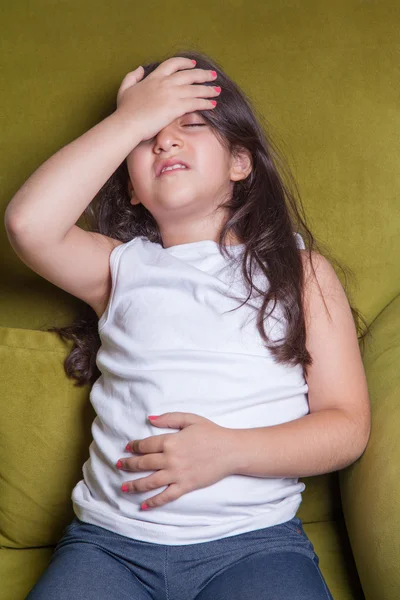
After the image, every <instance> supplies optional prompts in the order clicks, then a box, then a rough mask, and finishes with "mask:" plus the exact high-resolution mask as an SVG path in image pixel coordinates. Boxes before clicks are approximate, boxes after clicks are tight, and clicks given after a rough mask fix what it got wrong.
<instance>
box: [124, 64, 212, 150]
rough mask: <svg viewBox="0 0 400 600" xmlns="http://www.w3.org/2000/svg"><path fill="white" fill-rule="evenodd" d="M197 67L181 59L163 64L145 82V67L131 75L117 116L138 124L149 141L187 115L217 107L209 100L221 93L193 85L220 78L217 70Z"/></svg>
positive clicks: (144, 139)
mask: <svg viewBox="0 0 400 600" xmlns="http://www.w3.org/2000/svg"><path fill="white" fill-rule="evenodd" d="M194 66H195V65H194V63H193V62H192V61H191V59H189V58H183V57H179V56H178V57H173V58H168V59H167V60H165V61H164V62H162V63H161V64H160V65H159V66H158V67H157V68H156V69H154V71H152V72H151V73H150V74H149V75H147V77H146V78H145V79H143V80H142V81H141V79H142V78H143V75H144V69H143V67H142V66H140V67H138V68H137V69H136V70H135V71H131V72H129V73H128V74H127V75H125V77H124V79H123V80H122V83H121V85H120V87H119V89H118V93H117V110H116V111H115V112H116V114H119V115H120V116H122V118H125V119H127V120H128V121H129V122H132V120H133V121H135V122H136V123H137V127H138V131H139V133H140V135H141V137H142V140H143V141H146V140H149V139H151V138H152V137H154V136H155V135H156V134H157V133H158V132H159V131H161V129H163V128H164V127H166V126H167V125H168V124H169V123H171V122H172V121H174V120H175V119H177V118H178V117H180V116H182V115H184V114H186V113H189V112H195V111H198V110H209V109H211V108H214V105H213V104H212V101H211V100H209V99H208V98H210V97H211V98H214V96H217V95H218V94H219V92H217V91H216V90H215V89H214V87H213V86H208V85H192V84H193V83H201V82H204V81H213V80H215V79H216V77H215V76H214V75H212V73H213V71H209V70H206V69H194V68H193V67H194ZM214 73H215V71H214Z"/></svg>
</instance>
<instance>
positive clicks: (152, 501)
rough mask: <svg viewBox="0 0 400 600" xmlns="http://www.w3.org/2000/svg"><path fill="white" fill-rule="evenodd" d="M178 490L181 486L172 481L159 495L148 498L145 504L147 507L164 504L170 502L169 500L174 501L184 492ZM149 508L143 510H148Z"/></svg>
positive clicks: (156, 506)
mask: <svg viewBox="0 0 400 600" xmlns="http://www.w3.org/2000/svg"><path fill="white" fill-rule="evenodd" d="M178 490H179V486H178V485H177V484H176V483H172V484H171V485H169V486H168V488H167V489H166V490H165V491H164V492H161V494H157V496H153V497H152V498H148V499H147V500H145V501H144V502H143V504H145V505H146V506H147V508H158V507H160V506H164V505H165V504H168V502H172V501H173V500H177V499H178V498H180V497H181V495H182V494H180V493H179V492H178ZM143 504H142V506H143ZM147 508H146V509H143V510H147Z"/></svg>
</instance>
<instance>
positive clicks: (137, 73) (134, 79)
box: [117, 65, 144, 106]
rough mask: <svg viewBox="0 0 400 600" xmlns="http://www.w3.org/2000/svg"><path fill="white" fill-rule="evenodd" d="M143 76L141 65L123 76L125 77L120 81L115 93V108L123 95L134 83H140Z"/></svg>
mask: <svg viewBox="0 0 400 600" xmlns="http://www.w3.org/2000/svg"><path fill="white" fill-rule="evenodd" d="M143 75H144V68H143V67H142V66H141V65H140V67H138V68H137V69H135V70H134V71H130V72H129V73H127V74H126V75H125V77H124V78H123V80H122V83H121V85H120V86H119V89H118V92H117V106H118V104H119V103H120V101H121V98H122V95H123V93H124V92H125V91H126V90H127V89H128V88H130V87H132V86H133V85H135V84H136V83H138V81H140V80H141V79H142V77H143Z"/></svg>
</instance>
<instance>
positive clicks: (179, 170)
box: [158, 167, 190, 177]
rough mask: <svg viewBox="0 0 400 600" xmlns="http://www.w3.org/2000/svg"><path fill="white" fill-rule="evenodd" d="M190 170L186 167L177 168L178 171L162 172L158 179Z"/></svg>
mask: <svg viewBox="0 0 400 600" xmlns="http://www.w3.org/2000/svg"><path fill="white" fill-rule="evenodd" d="M189 170H190V169H189V167H185V168H182V167H178V168H176V169H168V170H167V171H162V172H161V173H160V174H159V175H158V177H165V176H166V175H172V174H174V173H181V172H183V171H189Z"/></svg>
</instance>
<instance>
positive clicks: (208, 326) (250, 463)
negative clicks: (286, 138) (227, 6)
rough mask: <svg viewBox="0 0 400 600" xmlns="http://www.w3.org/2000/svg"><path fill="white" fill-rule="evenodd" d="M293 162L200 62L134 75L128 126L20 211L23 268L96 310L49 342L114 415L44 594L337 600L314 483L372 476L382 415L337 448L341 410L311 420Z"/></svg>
mask: <svg viewBox="0 0 400 600" xmlns="http://www.w3.org/2000/svg"><path fill="white" fill-rule="evenodd" d="M193 58H194V59H195V61H193V60H192V59H193ZM217 84H218V86H217ZM214 99H216V100H214ZM274 157H275V153H274V151H273V150H272V146H271V144H270V143H269V142H268V141H267V138H266V137H265V135H264V132H263V131H262V128H261V127H260V125H259V124H258V122H257V120H256V118H255V116H254V112H253V111H252V109H251V106H250V103H249V102H248V101H247V99H246V97H245V95H244V94H243V92H242V91H241V90H240V89H239V88H238V87H237V86H236V85H235V83H234V82H233V81H232V80H231V79H230V78H229V77H228V76H227V75H226V74H225V73H224V72H223V70H222V69H221V68H220V66H219V65H217V64H216V63H215V62H213V61H212V60H211V59H210V58H209V57H207V56H206V55H204V54H199V53H193V52H183V53H179V55H174V56H172V57H171V58H168V59H167V60H165V61H164V62H157V63H151V64H149V65H146V66H145V67H144V68H143V67H139V68H138V69H136V70H135V71H133V72H131V73H128V75H127V76H126V77H125V78H124V80H123V81H122V84H121V86H120V88H119V90H118V95H117V107H116V110H115V111H114V112H113V113H112V114H111V115H110V116H108V117H107V118H106V119H104V120H103V121H102V122H101V123H99V124H97V125H96V126H95V127H93V128H92V129H91V130H89V131H88V132H86V133H85V134H84V135H82V136H81V137H80V138H78V139H77V140H75V141H73V142H72V143H70V144H69V145H68V146H66V147H65V148H62V149H61V150H60V151H59V152H57V153H56V154H55V155H54V156H52V157H51V158H50V159H49V160H48V161H47V162H46V163H45V164H44V165H42V166H41V167H40V168H39V169H38V170H37V171H36V172H35V173H34V174H33V175H32V176H31V177H30V179H29V180H28V181H27V182H26V183H25V184H24V185H23V187H22V188H21V189H20V190H19V191H18V193H17V194H16V195H15V196H14V198H13V199H12V201H11V203H10V204H9V206H8V208H7V214H6V225H7V231H8V234H9V237H10V242H11V243H12V245H13V247H14V249H15V251H16V252H17V253H18V255H19V256H20V257H21V259H22V260H24V262H25V263H26V264H28V265H29V266H30V267H31V268H32V269H33V270H35V271H36V272H37V273H39V274H40V275H42V276H43V277H45V278H46V279H48V280H50V281H52V282H53V283H55V284H56V285H58V286H59V287H61V288H63V289H65V290H66V291H68V292H70V293H72V294H74V295H75V296H77V297H78V298H80V299H81V300H83V301H84V302H85V306H86V307H87V309H88V310H87V311H86V312H85V314H84V315H83V319H82V318H81V319H79V320H77V321H76V322H75V323H73V325H72V326H71V327H66V328H56V327H54V328H51V329H50V330H49V331H57V332H58V333H59V334H60V335H62V336H64V337H66V338H72V339H74V341H75V342H76V346H75V348H74V349H73V351H72V352H71V354H70V356H69V357H68V359H67V361H66V364H65V368H66V372H67V374H68V375H69V376H70V377H74V378H75V379H76V380H77V382H78V385H83V384H86V383H90V384H93V386H92V388H91V393H90V398H91V403H92V405H93V407H94V409H95V411H96V414H97V416H96V419H95V420H94V422H93V425H92V434H93V442H92V444H91V445H90V458H89V459H88V460H87V461H86V462H85V464H84V465H83V479H82V480H81V481H79V482H78V483H77V485H76V486H75V487H74V489H73V491H72V504H73V509H74V512H75V515H76V516H75V518H74V519H73V520H72V522H71V523H70V524H69V525H68V526H67V527H66V528H65V530H64V532H63V536H62V538H61V539H60V540H59V542H58V544H57V546H56V548H55V551H54V554H53V556H52V559H51V562H50V564H49V565H48V568H47V569H46V571H45V572H44V573H43V575H42V576H41V578H40V579H39V581H38V582H37V583H36V585H35V586H34V587H33V589H32V590H31V591H30V593H29V595H28V599H29V600H38V599H46V600H53V599H56V598H57V599H65V600H67V599H68V600H69V599H75V598H78V597H79V598H80V597H85V599H86V600H92V599H96V600H102V599H107V600H112V599H114V598H115V599H117V598H118V599H119V600H120V599H125V598H126V599H128V598H129V599H130V600H132V599H135V600H141V599H143V600H144V599H150V598H154V599H163V598H166V599H171V600H172V599H173V600H189V599H193V600H195V599H197V600H218V599H219V598H221V599H222V598H228V597H229V598H232V599H233V598H238V599H240V600H247V599H253V598H255V597H258V598H265V599H267V598H268V599H272V598H274V599H275V600H281V599H287V598H290V599H291V600H294V599H299V600H300V599H307V600H310V599H321V600H322V599H326V598H331V599H332V595H331V593H330V592H329V590H328V587H327V585H326V582H325V581H324V578H323V576H322V573H321V570H320V568H319V558H318V556H317V555H316V553H315V550H314V547H313V545H312V543H311V541H310V540H309V539H308V537H307V535H306V533H305V531H304V529H303V526H302V522H301V520H300V519H299V518H298V517H297V516H296V513H297V511H298V508H299V506H300V503H301V498H302V496H301V494H302V492H303V491H304V489H305V484H304V483H301V482H299V480H298V477H299V476H305V475H312V474H317V473H318V472H323V471H324V470H325V471H328V470H329V468H330V470H335V469H337V468H341V466H344V465H345V464H349V463H351V462H353V461H354V460H356V458H357V457H358V456H359V455H360V454H361V453H362V452H363V449H364V448H365V440H366V438H365V435H364V432H366V430H367V426H368V420H367V416H365V415H366V411H365V404H363V405H362V406H361V404H360V401H358V402H359V403H358V404H357V405H356V404H355V403H353V405H352V409H354V412H353V413H352V414H351V417H352V419H350V418H349V417H350V413H349V414H347V413H346V414H345V413H344V412H343V411H339V410H338V409H337V408H335V410H331V411H328V410H325V413H328V412H329V414H328V417H329V418H330V428H331V431H332V435H328V433H327V431H328V429H329V428H328V426H327V425H326V423H327V421H326V416H324V419H325V420H324V421H322V416H321V415H322V413H323V412H324V411H322V410H321V409H322V408H326V409H328V408H332V402H333V401H332V399H330V406H326V407H323V406H322V401H323V396H322V395H321V394H319V396H318V398H316V399H315V400H314V406H315V420H314V418H313V419H311V420H310V416H311V415H310V413H311V410H310V405H309V402H308V390H309V385H308V383H309V382H308V381H306V379H305V376H306V377H308V378H309V381H310V382H314V385H315V381H316V379H312V377H311V374H310V373H309V372H308V369H307V367H308V366H310V365H312V364H314V361H313V360H312V358H311V354H310V352H309V350H308V349H307V348H306V345H305V341H306V323H308V325H307V327H308V330H307V339H309V340H310V342H309V347H310V348H311V347H313V340H314V339H315V335H314V334H313V335H311V333H310V332H313V331H314V329H313V328H312V327H314V328H315V327H316V326H315V325H312V323H314V321H313V320H312V319H306V318H305V316H306V315H307V311H308V310H310V309H309V308H308V307H312V306H316V304H315V300H313V298H314V295H315V291H313V292H311V291H305V292H303V288H304V290H315V289H316V286H315V285H312V284H311V283H310V284H309V285H308V286H306V285H303V283H304V282H307V281H308V278H307V277H305V276H304V274H310V273H311V269H310V268H309V267H308V265H309V264H310V265H311V262H310V259H311V251H310V252H309V253H308V255H307V252H306V251H305V245H304V243H303V239H302V237H301V235H300V234H298V233H297V231H296V229H298V228H300V227H301V228H302V229H303V230H305V231H307V232H308V233H309V230H308V229H307V227H306V225H305V223H304V222H303V221H302V219H301V218H300V215H299V213H298V211H297V208H296V203H295V202H294V201H293V199H292V197H291V195H290V193H289V192H288V190H287V188H286V187H285V186H284V184H283V181H282V180H281V178H280V176H279V175H278V171H277V168H276V166H275V164H274V160H273V159H274ZM287 201H289V202H288V203H287ZM88 205H89V206H88ZM289 209H291V211H290V210H289ZM291 212H292V214H291ZM82 213H83V214H84V216H85V217H88V218H89V220H90V221H91V224H90V229H91V230H90V231H85V230H83V229H81V228H80V227H77V226H76V225H75V223H76V221H77V219H78V218H79V217H80V215H81V214H82ZM310 238H311V241H312V240H313V238H312V236H311V234H310ZM313 254H314V256H313V258H314V259H317V258H319V259H321V258H322V257H321V255H318V254H316V253H313ZM326 262H327V261H326ZM318 263H320V261H318ZM322 264H323V265H324V264H325V263H322ZM325 271H326V266H325ZM325 271H324V270H322V271H321V273H324V272H325ZM324 281H325V278H324V277H323V276H322V275H321V282H324ZM340 289H341V288H340ZM254 292H255V293H254ZM343 296H344V292H343ZM315 297H316V296H315ZM342 299H343V297H342ZM238 301H239V302H238ZM272 301H273V306H270V304H271V302H272ZM267 308H270V309H271V310H269V311H268V312H267ZM347 308H348V310H347V312H346V314H347V322H346V324H345V328H346V331H350V332H351V335H352V338H351V340H350V341H349V347H350V346H351V350H352V352H353V354H352V357H353V363H356V366H357V368H358V371H357V369H355V368H354V364H352V377H353V379H354V378H356V379H357V377H358V381H359V382H361V383H360V388H361V387H362V385H364V383H365V382H364V379H363V371H362V362H361V357H360V355H359V353H358V344H357V335H356V330H355V328H354V323H353V320H352V318H351V311H350V307H349V305H347ZM351 310H352V311H353V310H354V309H351ZM354 312H355V314H356V315H357V312H356V311H354ZM319 319H321V317H319ZM350 321H351V324H350ZM319 322H322V321H319ZM335 325H337V323H336V324H335ZM349 327H350V329H349ZM351 327H352V328H351ZM320 333H321V335H324V333H325V331H324V332H322V331H321V332H320ZM273 342H282V343H281V344H276V343H273ZM325 345H326V346H327V347H328V348H329V349H330V351H331V350H332V346H329V344H328V343H327V342H325ZM346 358H347V359H349V353H347V355H346ZM336 364H337V363H336ZM318 372H319V373H320V371H318ZM338 375H339V374H338V373H336V376H338ZM342 375H343V376H344V373H342ZM316 377H317V376H316V375H315V378H316ZM319 377H321V375H319ZM319 383H320V384H322V386H324V385H325V382H323V381H321V380H320V381H319ZM353 389H354V388H353ZM338 397H340V394H338ZM360 397H361V395H360V394H359V395H358V398H360ZM325 400H326V399H325ZM317 401H318V402H319V405H318V407H317V404H316V403H317ZM363 401H364V400H363ZM317 408H318V409H319V412H318V411H317ZM152 415H155V416H157V415H158V420H157V419H156V420H154V419H151V417H152ZM306 415H308V416H307V420H305V419H304V418H303V417H306ZM339 415H340V416H339ZM318 418H319V419H320V420H319V421H318V420H317V419H318ZM339 419H340V420H339ZM357 419H358V421H357ZM350 422H351V423H355V422H357V426H358V430H359V431H360V433H357V435H355V428H354V427H353V428H351V427H350ZM360 423H361V425H362V427H360ZM325 425H326V426H325ZM288 426H289V427H291V429H289V428H288ZM294 426H295V427H294ZM305 426H307V427H308V430H307V433H306V429H305ZM300 427H302V429H301V430H300ZM335 428H336V429H335ZM322 429H323V430H324V434H323V437H322V436H321V434H319V435H320V437H319V438H318V440H319V442H318V443H319V446H318V447H310V449H309V450H308V451H307V445H306V444H307V440H306V438H307V437H308V438H309V439H315V437H316V436H317V431H322ZM171 430H172V431H171ZM339 431H340V432H341V434H340V436H341V437H340V448H341V449H342V450H341V452H340V453H339V450H338V448H336V447H335V448H333V447H332V444H333V440H334V436H336V437H335V439H339V433H338V432H339ZM323 440H324V441H323ZM326 440H327V441H326ZM300 444H302V445H301V447H299V446H300ZM350 448H351V452H352V453H353V454H350ZM336 450H337V454H338V455H340V460H341V461H342V463H340V464H339V462H337V463H335V464H333V461H332V455H333V454H334V451H336ZM356 453H357V456H356ZM328 457H329V460H330V461H331V462H330V463H328ZM337 460H339V459H337ZM302 461H303V462H302ZM317 461H320V462H317ZM324 461H325V462H324ZM317 465H318V467H317Z"/></svg>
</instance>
